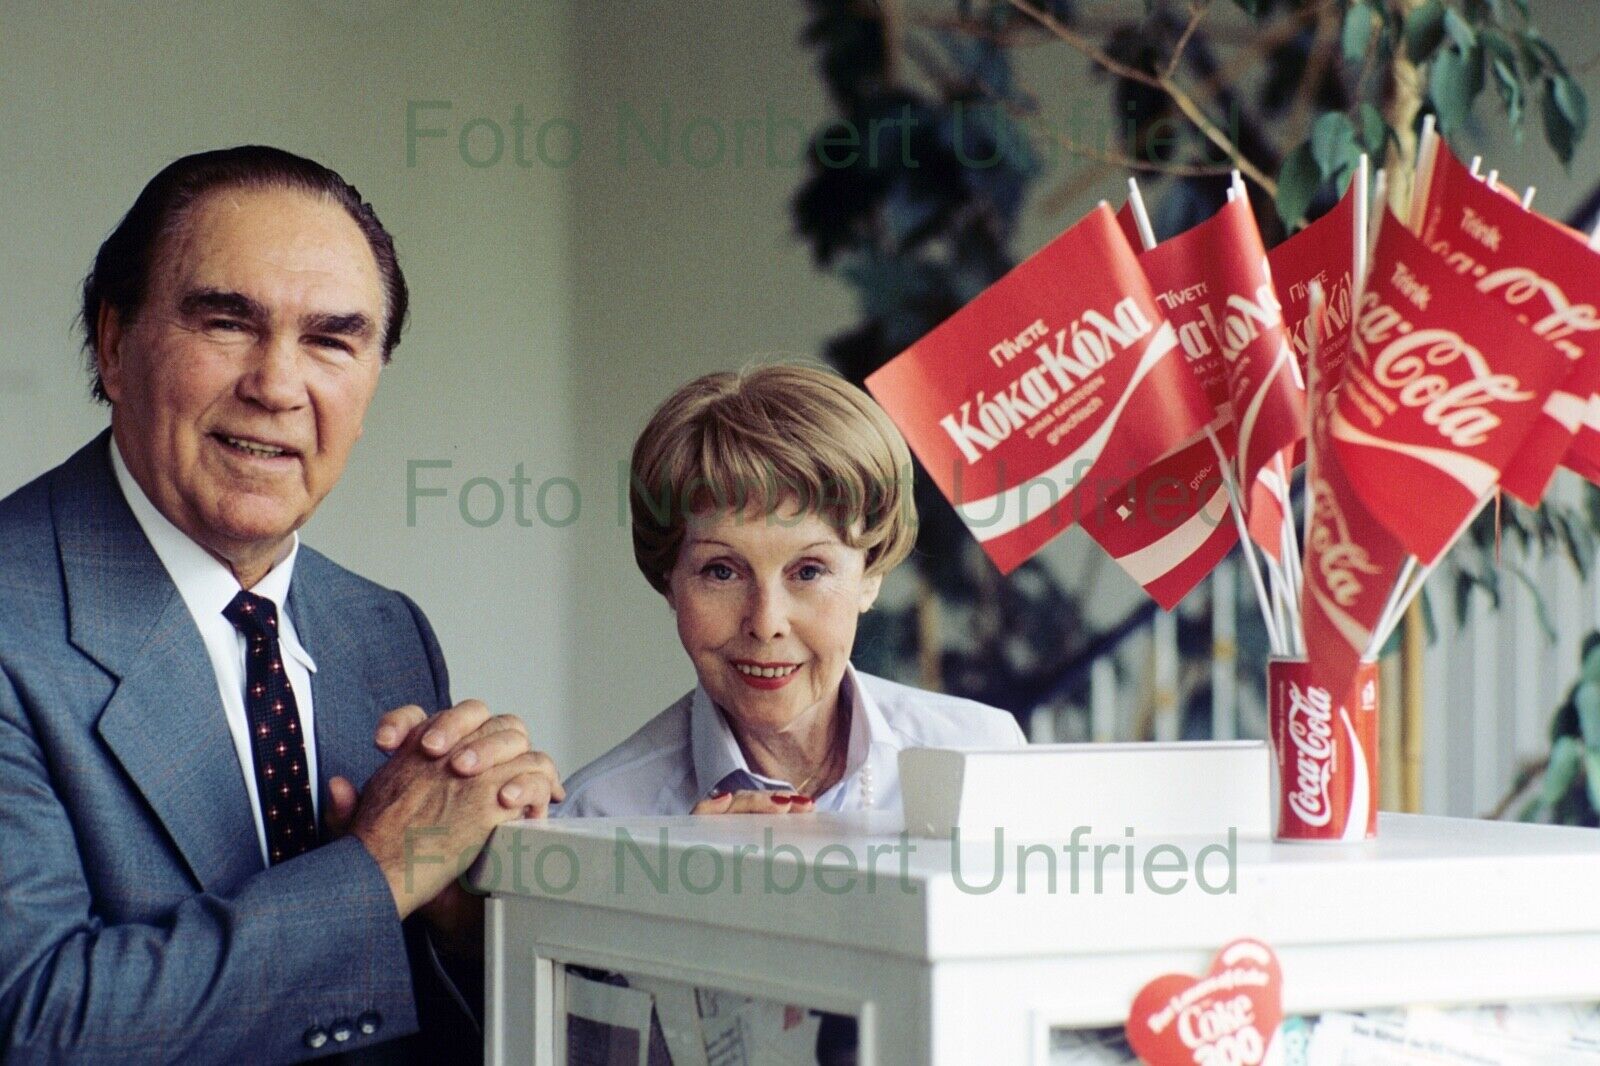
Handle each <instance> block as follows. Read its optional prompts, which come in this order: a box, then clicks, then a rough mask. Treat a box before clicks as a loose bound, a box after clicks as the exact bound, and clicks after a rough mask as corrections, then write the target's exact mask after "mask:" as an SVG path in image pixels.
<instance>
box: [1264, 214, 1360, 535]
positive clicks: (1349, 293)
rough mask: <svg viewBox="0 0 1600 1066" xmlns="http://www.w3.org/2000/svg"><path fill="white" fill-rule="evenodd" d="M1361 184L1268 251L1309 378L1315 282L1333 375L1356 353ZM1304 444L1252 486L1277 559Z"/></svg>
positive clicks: (1286, 322)
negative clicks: (1355, 275)
mask: <svg viewBox="0 0 1600 1066" xmlns="http://www.w3.org/2000/svg"><path fill="white" fill-rule="evenodd" d="M1355 201H1356V192H1355V183H1354V182H1352V183H1351V185H1350V188H1349V190H1347V191H1346V192H1345V194H1344V196H1343V197H1342V198H1341V199H1340V200H1339V202H1338V203H1337V204H1335V205H1334V206H1333V208H1332V210H1330V211H1328V213H1327V214H1325V215H1323V216H1322V217H1321V218H1319V219H1317V220H1316V221H1315V222H1313V223H1311V224H1310V225H1309V226H1307V227H1306V228H1305V229H1303V230H1301V231H1300V232H1299V233H1296V234H1295V235H1294V236H1292V237H1290V238H1289V239H1288V240H1286V241H1284V242H1283V243H1282V244H1279V245H1278V246H1277V247H1276V248H1274V249H1272V251H1271V252H1269V253H1267V265H1268V267H1269V268H1270V269H1271V272H1272V281H1273V285H1274V287H1275V288H1276V290H1277V294H1278V299H1279V301H1280V302H1281V303H1282V305H1283V312H1282V314H1283V328H1284V332H1285V335H1286V336H1287V338H1288V341H1289V344H1290V347H1291V348H1292V349H1293V351H1294V355H1295V360H1296V362H1297V363H1298V365H1299V370H1300V372H1301V378H1302V380H1303V378H1304V375H1305V372H1306V360H1307V358H1308V355H1309V350H1310V349H1309V341H1310V313H1311V284H1312V282H1320V283H1321V285H1322V292H1323V298H1324V300H1325V304H1324V311H1323V329H1324V333H1323V335H1322V337H1321V338H1320V344H1321V347H1322V352H1323V361H1324V363H1325V365H1326V368H1327V372H1328V373H1329V374H1330V375H1333V380H1334V381H1337V380H1338V376H1337V375H1338V374H1339V373H1341V372H1342V371H1343V368H1344V361H1345V358H1346V356H1347V355H1348V353H1349V351H1350V323H1351V320H1352V313H1351V312H1352V310H1353V309H1352V307H1351V300H1352V298H1353V291H1354V290H1353V276H1352V271H1353V269H1354V267H1353V263H1354V260H1353V256H1354V255H1355ZM1304 450H1305V449H1304V443H1303V442H1298V443H1297V444H1296V445H1295V446H1294V447H1293V448H1291V449H1286V450H1285V451H1283V452H1281V453H1279V455H1278V457H1277V459H1276V460H1275V461H1274V462H1273V463H1271V464H1269V465H1268V466H1266V467H1264V468H1263V470H1262V472H1261V473H1260V474H1259V475H1258V480H1257V481H1256V483H1255V485H1253V486H1252V487H1251V496H1250V512H1249V519H1248V520H1249V525H1250V539H1251V540H1253V541H1255V542H1256V543H1257V544H1260V545H1262V547H1263V548H1265V549H1266V550H1267V551H1269V552H1272V554H1273V555H1274V557H1276V556H1277V554H1278V553H1277V552H1276V551H1275V550H1274V549H1272V548H1271V547H1270V546H1269V545H1270V544H1272V543H1276V541H1277V539H1278V538H1279V537H1280V536H1281V531H1282V528H1283V523H1284V522H1285V521H1286V520H1288V519H1287V518H1286V516H1289V515H1292V513H1293V511H1292V509H1291V508H1290V507H1289V502H1288V501H1289V478H1290V476H1291V475H1292V474H1293V473H1294V471H1295V469H1296V468H1297V467H1298V466H1299V465H1300V462H1301V461H1302V459H1303V456H1304Z"/></svg>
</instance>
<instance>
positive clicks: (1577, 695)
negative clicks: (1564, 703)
mask: <svg viewBox="0 0 1600 1066" xmlns="http://www.w3.org/2000/svg"><path fill="white" fill-rule="evenodd" d="M1572 703H1573V706H1574V707H1576V708H1577V711H1578V729H1579V731H1580V732H1582V734H1583V742H1584V743H1585V744H1586V745H1588V746H1589V747H1591V748H1593V749H1595V750H1596V751H1600V683H1597V682H1594V681H1581V682H1579V683H1578V687H1577V688H1575V689H1573V690H1572Z"/></svg>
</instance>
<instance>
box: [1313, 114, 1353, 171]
mask: <svg viewBox="0 0 1600 1066" xmlns="http://www.w3.org/2000/svg"><path fill="white" fill-rule="evenodd" d="M1359 154H1360V149H1359V148H1358V147H1357V146H1356V130H1355V127H1354V126H1353V125H1351V124H1350V117H1349V116H1348V115H1346V114H1345V113H1344V112H1342V111H1329V112H1328V113H1327V114H1324V115H1321V116H1319V117H1318V118H1317V121H1316V122H1315V123H1313V124H1312V126H1311V158H1313V159H1315V160H1316V161H1317V170H1318V172H1319V173H1320V174H1321V176H1322V177H1323V178H1331V177H1333V176H1335V175H1336V174H1338V173H1339V172H1340V171H1341V170H1343V169H1344V168H1345V164H1346V162H1347V161H1349V160H1352V159H1354V157H1355V156H1357V155H1359Z"/></svg>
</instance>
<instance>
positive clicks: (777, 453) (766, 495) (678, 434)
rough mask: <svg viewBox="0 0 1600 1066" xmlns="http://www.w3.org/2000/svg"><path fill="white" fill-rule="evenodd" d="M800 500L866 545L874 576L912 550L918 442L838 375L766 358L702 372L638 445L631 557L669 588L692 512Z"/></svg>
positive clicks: (845, 537)
mask: <svg viewBox="0 0 1600 1066" xmlns="http://www.w3.org/2000/svg"><path fill="white" fill-rule="evenodd" d="M790 502H794V503H798V504H799V507H800V509H801V511H802V512H803V513H812V514H816V515H818V516H819V517H822V518H823V519H824V520H826V521H827V522H828V523H829V524H830V525H832V526H833V527H834V528H835V529H836V530H837V531H838V533H839V538H840V540H842V541H844V543H845V544H847V545H849V546H850V547H852V548H860V549H862V550H863V551H864V552H865V553H866V573H867V575H868V576H871V575H874V574H884V573H887V572H888V571H890V570H892V569H894V567H895V566H897V565H899V563H900V562H901V561H902V560H903V559H905V557H906V556H907V555H908V554H910V552H911V546H912V543H913V541H914V540H915V539H916V527H917V512H916V505H915V503H914V502H913V501H912V495H911V452H910V450H909V449H907V448H906V442H905V439H904V438H902V437H901V436H900V431H899V430H897V429H895V427H894V423H892V422H890V421H889V418H888V416H887V415H885V414H884V413H883V411H882V410H880V409H879V407H878V405H877V404H875V403H873V402H872V400H871V399H870V398H869V397H868V396H867V394H866V393H864V392H862V391H861V390H860V389H858V388H856V387H855V386H854V385H851V384H850V383H849V382H847V381H845V380H844V379H843V378H841V377H839V376H838V375H837V374H834V373H831V372H829V371H826V370H822V369H820V368H816V367H810V366H803V365H796V364H792V363H790V364H783V363H778V364H768V365H764V366H755V367H749V368H747V369H745V370H742V371H739V372H738V373H729V372H723V373H717V374H707V375H705V376H704V377H701V378H696V379H695V380H694V381H691V382H689V383H688V384H687V385H685V386H683V387H682V388H681V389H679V390H678V391H677V392H675V393H673V394H672V395H671V396H670V397H668V398H667V400H666V402H665V403H663V404H662V405H661V406H660V407H658V408H657V409H656V412H655V414H654V415H652V416H651V417H650V423H649V424H648V425H647V426H645V428H644V432H642V433H640V434H639V439H638V441H636V442H635V443H634V446H633V461H632V464H631V472H630V482H629V487H628V503H629V507H630V510H631V512H632V515H633V557H634V559H635V561H637V562H638V564H639V569H640V570H641V571H643V573H644V576H645V578H646V579H648V580H649V582H650V584H651V586H653V587H654V588H655V590H656V591H657V592H661V593H665V592H666V591H667V586H668V581H669V575H670V574H671V573H672V568H673V567H674V566H676V565H677V562H678V551H679V549H680V548H682V546H683V538H684V532H685V528H686V527H687V525H688V523H689V522H690V520H691V519H693V518H694V517H695V516H696V515H702V514H706V513H725V512H728V511H734V512H739V513H745V512H749V511H751V510H752V509H756V510H758V511H759V512H760V513H765V514H769V515H770V514H771V513H772V512H774V511H776V510H777V509H778V508H780V507H783V506H785V505H786V504H788V503H790Z"/></svg>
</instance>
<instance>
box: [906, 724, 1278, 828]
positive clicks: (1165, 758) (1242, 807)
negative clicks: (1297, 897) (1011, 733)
mask: <svg viewBox="0 0 1600 1066" xmlns="http://www.w3.org/2000/svg"><path fill="white" fill-rule="evenodd" d="M1271 790H1272V772H1271V758H1270V756H1269V755H1268V752H1267V745H1266V744H1265V743H1263V742H1261V741H1244V740H1241V741H1191V742H1180V743H1170V744H1149V743H1140V744H1035V745H1030V746H1028V747H1021V748H994V749H988V750H970V749H966V750H957V749H954V748H907V749H905V750H904V751H902V752H901V753H900V791H901V795H902V797H903V800H904V807H905V824H906V830H907V831H908V832H910V833H911V834H912V835H913V836H917V837H948V836H949V835H950V833H951V831H952V830H957V831H960V832H961V833H963V834H968V835H971V834H977V835H983V834H989V833H993V831H994V830H995V828H996V827H997V826H1003V827H1005V830H1006V832H1007V833H1008V834H1009V835H1011V836H1013V837H1015V838H1017V839H1032V840H1066V839H1067V838H1068V837H1069V835H1070V834H1071V833H1072V832H1073V831H1074V830H1077V829H1079V828H1080V827H1086V828H1087V829H1088V831H1089V832H1090V833H1091V834H1092V835H1094V836H1111V835H1118V834H1121V833H1123V832H1124V831H1125V830H1126V829H1129V828H1131V829H1133V830H1134V831H1135V832H1136V833H1138V834H1140V835H1145V836H1195V835H1200V834H1204V833H1226V832H1227V831H1228V830H1229V829H1233V830H1234V831H1235V832H1237V833H1238V834H1239V835H1240V836H1243V837H1265V836H1268V835H1269V834H1270V833H1271V832H1272V804H1271V799H1272V795H1271ZM1018 797H1026V800H1025V801H1024V802H1019V801H1018Z"/></svg>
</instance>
